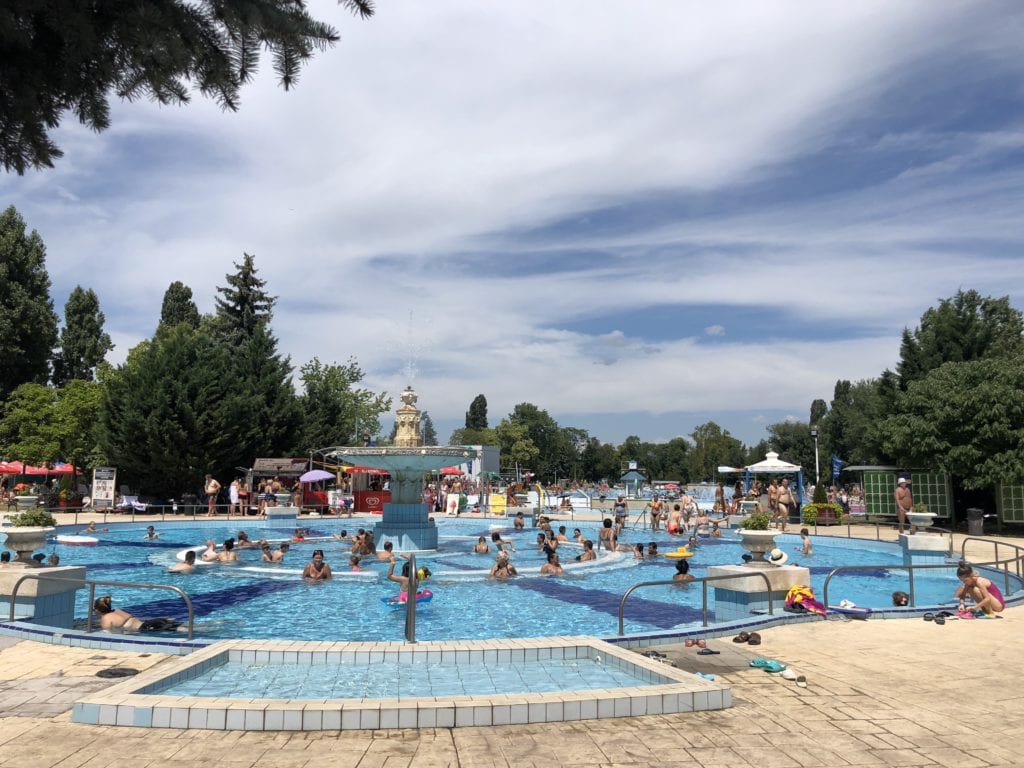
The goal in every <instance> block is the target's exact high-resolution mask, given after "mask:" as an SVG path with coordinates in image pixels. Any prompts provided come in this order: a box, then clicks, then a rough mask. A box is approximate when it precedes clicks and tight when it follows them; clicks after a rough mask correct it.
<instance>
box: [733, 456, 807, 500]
mask: <svg viewBox="0 0 1024 768" xmlns="http://www.w3.org/2000/svg"><path fill="white" fill-rule="evenodd" d="M743 471H744V473H745V476H744V482H745V484H746V488H747V490H748V491H749V490H750V476H751V475H757V474H769V475H796V489H797V490H796V492H797V498H798V499H803V497H804V473H803V469H802V468H801V467H800V466H799V465H798V464H790V463H789V462H788V461H782V459H780V458H779V454H778V453H776V452H775V451H768V453H766V454H765V455H764V461H759V462H757V463H756V464H750V465H748V466H746V467H744V468H743Z"/></svg>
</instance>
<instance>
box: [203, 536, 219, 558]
mask: <svg viewBox="0 0 1024 768" xmlns="http://www.w3.org/2000/svg"><path fill="white" fill-rule="evenodd" d="M200 559H201V560H202V561H203V562H204V563H215V562H217V560H219V559H220V553H219V552H217V545H216V544H214V543H213V539H207V540H206V549H205V550H204V551H203V554H202V556H201V557H200Z"/></svg>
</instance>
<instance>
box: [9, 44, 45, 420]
mask: <svg viewBox="0 0 1024 768" xmlns="http://www.w3.org/2000/svg"><path fill="white" fill-rule="evenodd" d="M4 59H5V61H8V62H9V59H8V57H7V56H6V55H5V56H4ZM10 76H11V73H10V71H7V72H6V73H5V76H4V82H5V86H4V87H5V88H7V87H14V83H13V82H12V81H10V80H9V79H8V78H9V77H10ZM4 112H5V110H0V114H2V113H4ZM2 119H3V118H0V152H2V151H3V150H2V147H3V135H2V134H3V127H2ZM56 343H57V315H56V314H54V312H53V301H52V300H51V299H50V276H49V274H47V272H46V246H44V245H43V239H42V238H41V237H40V236H39V233H38V232H36V231H35V230H33V231H32V233H31V234H28V235H27V234H26V233H25V220H24V219H23V218H22V217H21V215H20V214H19V213H18V211H17V210H15V208H14V206H10V207H9V208H7V210H5V211H4V212H3V213H2V214H0V400H3V399H5V398H6V397H7V396H8V395H9V394H10V393H11V392H13V391H14V390H15V389H16V388H17V387H18V386H20V385H21V384H25V383H28V382H32V383H36V384H45V383H46V381H47V379H49V376H50V354H51V351H52V350H53V347H54V345H55V344H56Z"/></svg>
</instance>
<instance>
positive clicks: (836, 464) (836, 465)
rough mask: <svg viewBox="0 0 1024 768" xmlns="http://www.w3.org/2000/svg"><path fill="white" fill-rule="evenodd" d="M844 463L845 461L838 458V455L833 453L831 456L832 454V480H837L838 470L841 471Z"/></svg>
mask: <svg viewBox="0 0 1024 768" xmlns="http://www.w3.org/2000/svg"><path fill="white" fill-rule="evenodd" d="M845 463H846V462H845V461H842V460H840V458H839V457H838V456H836V455H834V454H833V456H832V482H836V481H838V480H839V473H840V471H842V469H843V464H845Z"/></svg>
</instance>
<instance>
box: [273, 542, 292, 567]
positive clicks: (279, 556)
mask: <svg viewBox="0 0 1024 768" xmlns="http://www.w3.org/2000/svg"><path fill="white" fill-rule="evenodd" d="M289 549H291V544H289V543H288V542H287V541H282V542H281V544H280V545H279V546H278V548H277V549H276V550H274V554H272V555H271V556H270V562H272V563H283V562H284V556H285V555H286V554H288V550H289Z"/></svg>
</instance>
